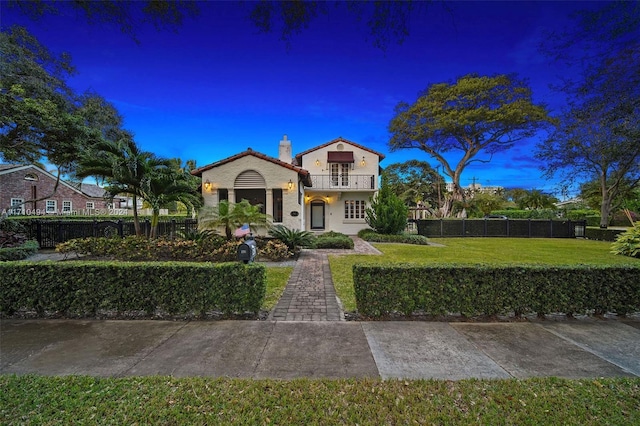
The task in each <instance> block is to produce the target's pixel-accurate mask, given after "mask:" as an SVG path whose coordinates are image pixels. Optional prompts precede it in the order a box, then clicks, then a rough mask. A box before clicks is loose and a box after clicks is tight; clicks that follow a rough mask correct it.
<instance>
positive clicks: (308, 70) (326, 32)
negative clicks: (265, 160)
mask: <svg viewBox="0 0 640 426" xmlns="http://www.w3.org/2000/svg"><path fill="white" fill-rule="evenodd" d="M600 5H601V4H598V3H594V2H451V3H447V6H448V10H447V8H444V7H443V6H442V5H441V4H437V3H436V4H432V5H428V6H427V5H424V6H425V7H423V8H422V11H421V12H420V13H417V14H415V15H414V16H412V19H411V22H410V26H409V31H410V33H409V35H408V37H407V38H406V39H405V41H404V42H403V43H402V44H401V45H398V44H397V43H394V42H392V43H390V44H389V45H388V47H387V49H386V51H382V50H380V49H377V48H375V47H374V46H373V39H372V37H371V36H370V35H369V32H368V28H367V27H366V25H365V23H364V22H361V21H358V20H357V19H355V18H354V16H353V15H351V14H347V13H345V12H344V10H342V11H341V9H340V8H335V7H333V6H329V7H328V12H329V13H328V14H327V15H320V16H319V17H317V18H316V19H315V20H314V21H312V23H311V24H310V26H309V28H307V29H305V30H303V31H302V32H301V33H300V34H297V35H294V36H293V37H292V39H291V41H290V43H289V44H287V43H286V42H283V41H281V40H280V34H279V33H278V32H275V33H270V34H263V33H260V32H259V31H258V30H257V29H256V28H255V27H254V26H252V23H251V22H250V20H249V19H248V16H249V11H250V6H251V4H247V3H236V2H199V3H198V6H199V8H200V15H199V16H198V17H195V18H187V19H186V20H185V22H184V23H183V25H182V27H180V28H179V29H178V31H177V32H175V33H174V32H171V31H157V30H156V29H155V28H154V26H153V25H152V24H149V25H148V26H144V27H141V28H139V29H137V31H136V35H137V37H138V39H139V44H137V43H136V42H135V41H134V40H133V39H132V38H131V37H130V36H127V35H124V34H122V33H120V31H119V29H118V28H116V27H115V26H112V25H109V24H96V25H89V24H87V23H86V19H84V17H81V16H78V15H77V14H76V12H74V11H71V10H69V11H67V13H66V14H62V15H58V16H49V17H47V18H46V19H44V20H42V21H38V22H32V21H29V20H27V19H26V18H24V17H23V16H22V15H19V14H18V12H17V10H15V9H13V8H8V7H5V6H6V5H2V6H1V7H2V9H3V10H2V26H3V27H7V26H9V25H11V24H14V23H15V24H21V25H24V26H26V27H27V28H28V29H29V30H30V31H31V32H32V33H33V34H34V35H35V36H36V37H38V39H39V40H40V41H41V43H43V44H44V45H46V46H47V47H48V48H49V49H50V50H52V51H53V52H56V53H60V52H63V51H65V52H69V53H70V54H71V56H72V58H73V64H74V65H75V66H76V69H77V74H76V75H75V76H73V77H72V78H71V80H70V81H69V82H70V85H71V86H72V87H73V88H74V89H75V90H76V91H77V92H80V93H81V92H84V91H86V90H91V91H95V92H97V93H98V94H100V95H102V96H103V97H105V98H106V99H107V100H108V101H110V102H111V103H113V104H114V105H115V106H116V107H117V109H118V110H119V111H120V113H121V114H122V115H123V116H124V117H125V128H127V129H128V130H131V131H132V132H133V133H134V134H135V140H136V142H137V143H138V144H139V145H140V146H141V147H142V148H143V149H145V150H148V151H152V152H154V153H156V154H157V155H160V156H163V157H180V158H182V160H187V159H195V160H196V161H197V165H198V166H204V165H206V164H209V163H212V162H214V161H218V160H220V159H223V158H225V157H228V156H231V155H233V154H236V153H238V152H241V151H243V150H245V149H247V148H248V147H251V148H253V149H254V150H257V151H260V152H262V153H264V154H267V155H271V156H276V157H277V153H278V142H279V141H280V139H282V135H283V134H287V135H288V137H289V139H291V140H292V143H293V152H294V153H297V152H302V151H305V150H307V149H309V148H312V147H314V146H316V145H320V144H323V143H325V142H327V141H329V140H332V139H335V138H337V137H339V136H342V137H344V138H346V139H349V140H352V141H354V142H357V143H360V144H363V145H365V146H368V147H369V148H371V149H374V150H376V151H379V152H381V153H383V154H385V155H386V158H385V160H384V161H383V163H382V166H383V167H384V166H388V165H390V164H392V163H397V162H403V161H406V160H409V159H418V160H422V161H428V162H430V164H431V165H432V166H433V167H435V166H436V165H437V163H436V162H435V160H432V159H430V158H429V157H428V156H427V154H426V153H424V152H422V151H419V150H404V151H397V152H394V153H391V152H389V149H388V147H387V141H388V140H389V132H388V130H387V126H388V123H389V121H390V119H391V118H392V117H393V113H394V107H395V106H396V104H397V103H398V102H400V101H406V102H410V103H412V102H414V101H415V100H416V98H417V96H418V93H419V92H421V91H423V90H424V89H426V88H427V86H428V85H429V84H431V83H439V82H448V81H453V80H454V79H455V78H456V77H459V76H462V75H465V74H468V73H478V74H481V75H493V74H498V73H517V74H518V75H519V76H520V77H524V78H526V79H528V81H529V83H530V85H531V87H532V89H533V96H534V100H535V101H536V102H542V103H546V104H547V105H548V106H549V108H550V109H551V110H552V111H554V110H555V111H557V110H558V108H560V107H561V106H562V104H563V100H562V99H561V98H558V97H557V95H556V94H554V93H553V92H552V91H551V90H550V89H549V84H551V83H557V82H558V81H559V78H560V77H562V76H563V75H564V74H565V73H566V71H565V70H563V69H562V68H560V65H559V64H553V63H550V62H549V61H547V60H546V59H545V58H544V57H543V56H542V55H541V54H540V53H539V52H538V45H539V43H540V42H541V41H542V40H543V39H544V38H545V33H546V32H547V31H562V30H563V29H565V28H567V27H568V26H571V25H573V22H574V21H573V20H571V17H570V14H571V13H572V12H573V11H576V10H580V9H593V8H597V7H599V6H600ZM535 142H536V139H535V138H534V139H531V140H526V141H522V142H521V143H520V144H519V145H517V146H516V147H514V148H513V149H511V150H509V151H507V152H506V153H504V154H501V155H497V156H494V158H493V160H492V161H491V162H490V163H489V164H480V163H476V164H475V165H474V166H472V167H469V168H467V169H466V171H465V173H464V174H463V177H462V180H461V184H462V185H463V186H466V185H468V184H470V183H471V182H472V179H474V178H476V179H477V182H479V183H480V184H482V185H501V186H505V187H522V188H525V189H531V188H538V189H544V190H547V191H550V192H553V191H556V190H557V188H556V184H557V182H553V181H546V180H543V179H542V177H541V171H540V170H539V166H540V164H539V162H537V161H536V160H535V159H534V158H533V149H534V145H535ZM451 158H458V155H455V156H452V157H451ZM456 162H457V161H456Z"/></svg>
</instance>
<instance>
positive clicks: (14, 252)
mask: <svg viewBox="0 0 640 426" xmlns="http://www.w3.org/2000/svg"><path fill="white" fill-rule="evenodd" d="M37 252H38V242H37V241H33V240H28V241H25V242H23V243H22V244H21V245H19V246H17V247H8V248H0V262H3V261H7V260H22V259H26V258H27V257H29V256H31V255H32V254H35V253H37Z"/></svg>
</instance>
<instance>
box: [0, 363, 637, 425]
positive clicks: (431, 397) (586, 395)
mask: <svg viewBox="0 0 640 426" xmlns="http://www.w3.org/2000/svg"><path fill="white" fill-rule="evenodd" d="M0 424H3V425H18V424H20V425H35V424H37V425H67V424H88V425H92V424H160V425H173V424H243V425H245V424H246V425H249V424H251V425H259V424H283V425H284V424H287V425H289V424H304V425H344V424H349V425H351V424H359V425H385V424H387V425H390V424H457V425H467V424H469V425H471V424H474V425H475V424H518V425H539V424H580V425H601V424H615V425H636V424H640V378H633V379H629V378H606V379H584V380H567V379H558V378H532V379H526V380H517V379H511V380H461V381H455V382H454V381H442V380H440V381H438V380H411V381H405V380H390V381H381V380H378V379H370V380H355V379H342V380H309V379H299V380H292V381H280V380H250V379H213V378H182V379H178V378H171V377H159V376H156V377H132V378H118V379H114V378H95V377H86V376H66V377H43V376H35V375H27V376H15V375H5V376H0Z"/></svg>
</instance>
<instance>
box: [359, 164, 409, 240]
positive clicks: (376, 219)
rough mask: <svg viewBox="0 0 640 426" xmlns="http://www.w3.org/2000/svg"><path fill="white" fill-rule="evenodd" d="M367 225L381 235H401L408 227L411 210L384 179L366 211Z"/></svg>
mask: <svg viewBox="0 0 640 426" xmlns="http://www.w3.org/2000/svg"><path fill="white" fill-rule="evenodd" d="M365 214H366V221H367V224H368V225H369V226H370V227H371V228H373V229H375V231H376V232H378V233H380V234H399V233H401V232H402V231H404V229H405V228H406V227H407V217H408V215H409V209H408V208H407V206H406V205H405V204H404V202H403V201H402V200H401V199H400V198H398V196H397V195H396V194H394V193H393V192H392V191H391V188H390V187H389V185H388V184H387V183H386V179H385V178H384V177H383V179H382V187H381V188H380V191H379V192H378V193H377V194H376V195H375V196H374V197H373V198H372V199H371V206H370V207H367V209H366V211H365Z"/></svg>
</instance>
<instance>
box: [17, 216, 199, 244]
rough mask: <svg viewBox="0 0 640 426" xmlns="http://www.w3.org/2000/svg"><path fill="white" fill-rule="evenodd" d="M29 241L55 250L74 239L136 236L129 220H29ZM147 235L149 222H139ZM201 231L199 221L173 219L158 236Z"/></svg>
mask: <svg viewBox="0 0 640 426" xmlns="http://www.w3.org/2000/svg"><path fill="white" fill-rule="evenodd" d="M22 224H23V225H24V227H25V228H26V230H27V236H28V238H30V239H36V240H37V241H38V244H40V248H54V247H55V246H56V245H57V244H60V243H64V242H65V241H68V240H72V239H74V238H86V237H111V236H116V235H118V236H120V237H124V236H127V235H135V234H136V232H135V226H134V223H133V221H130V220H127V221H125V220H117V221H113V220H37V219H36V220H30V221H28V222H22ZM140 228H141V231H142V233H143V234H144V235H149V233H150V232H151V221H150V220H149V219H145V220H141V221H140ZM196 229H198V221H197V220H196V219H171V220H161V221H160V222H158V236H163V237H175V236H176V235H178V234H179V233H187V232H192V231H195V230H196Z"/></svg>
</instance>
